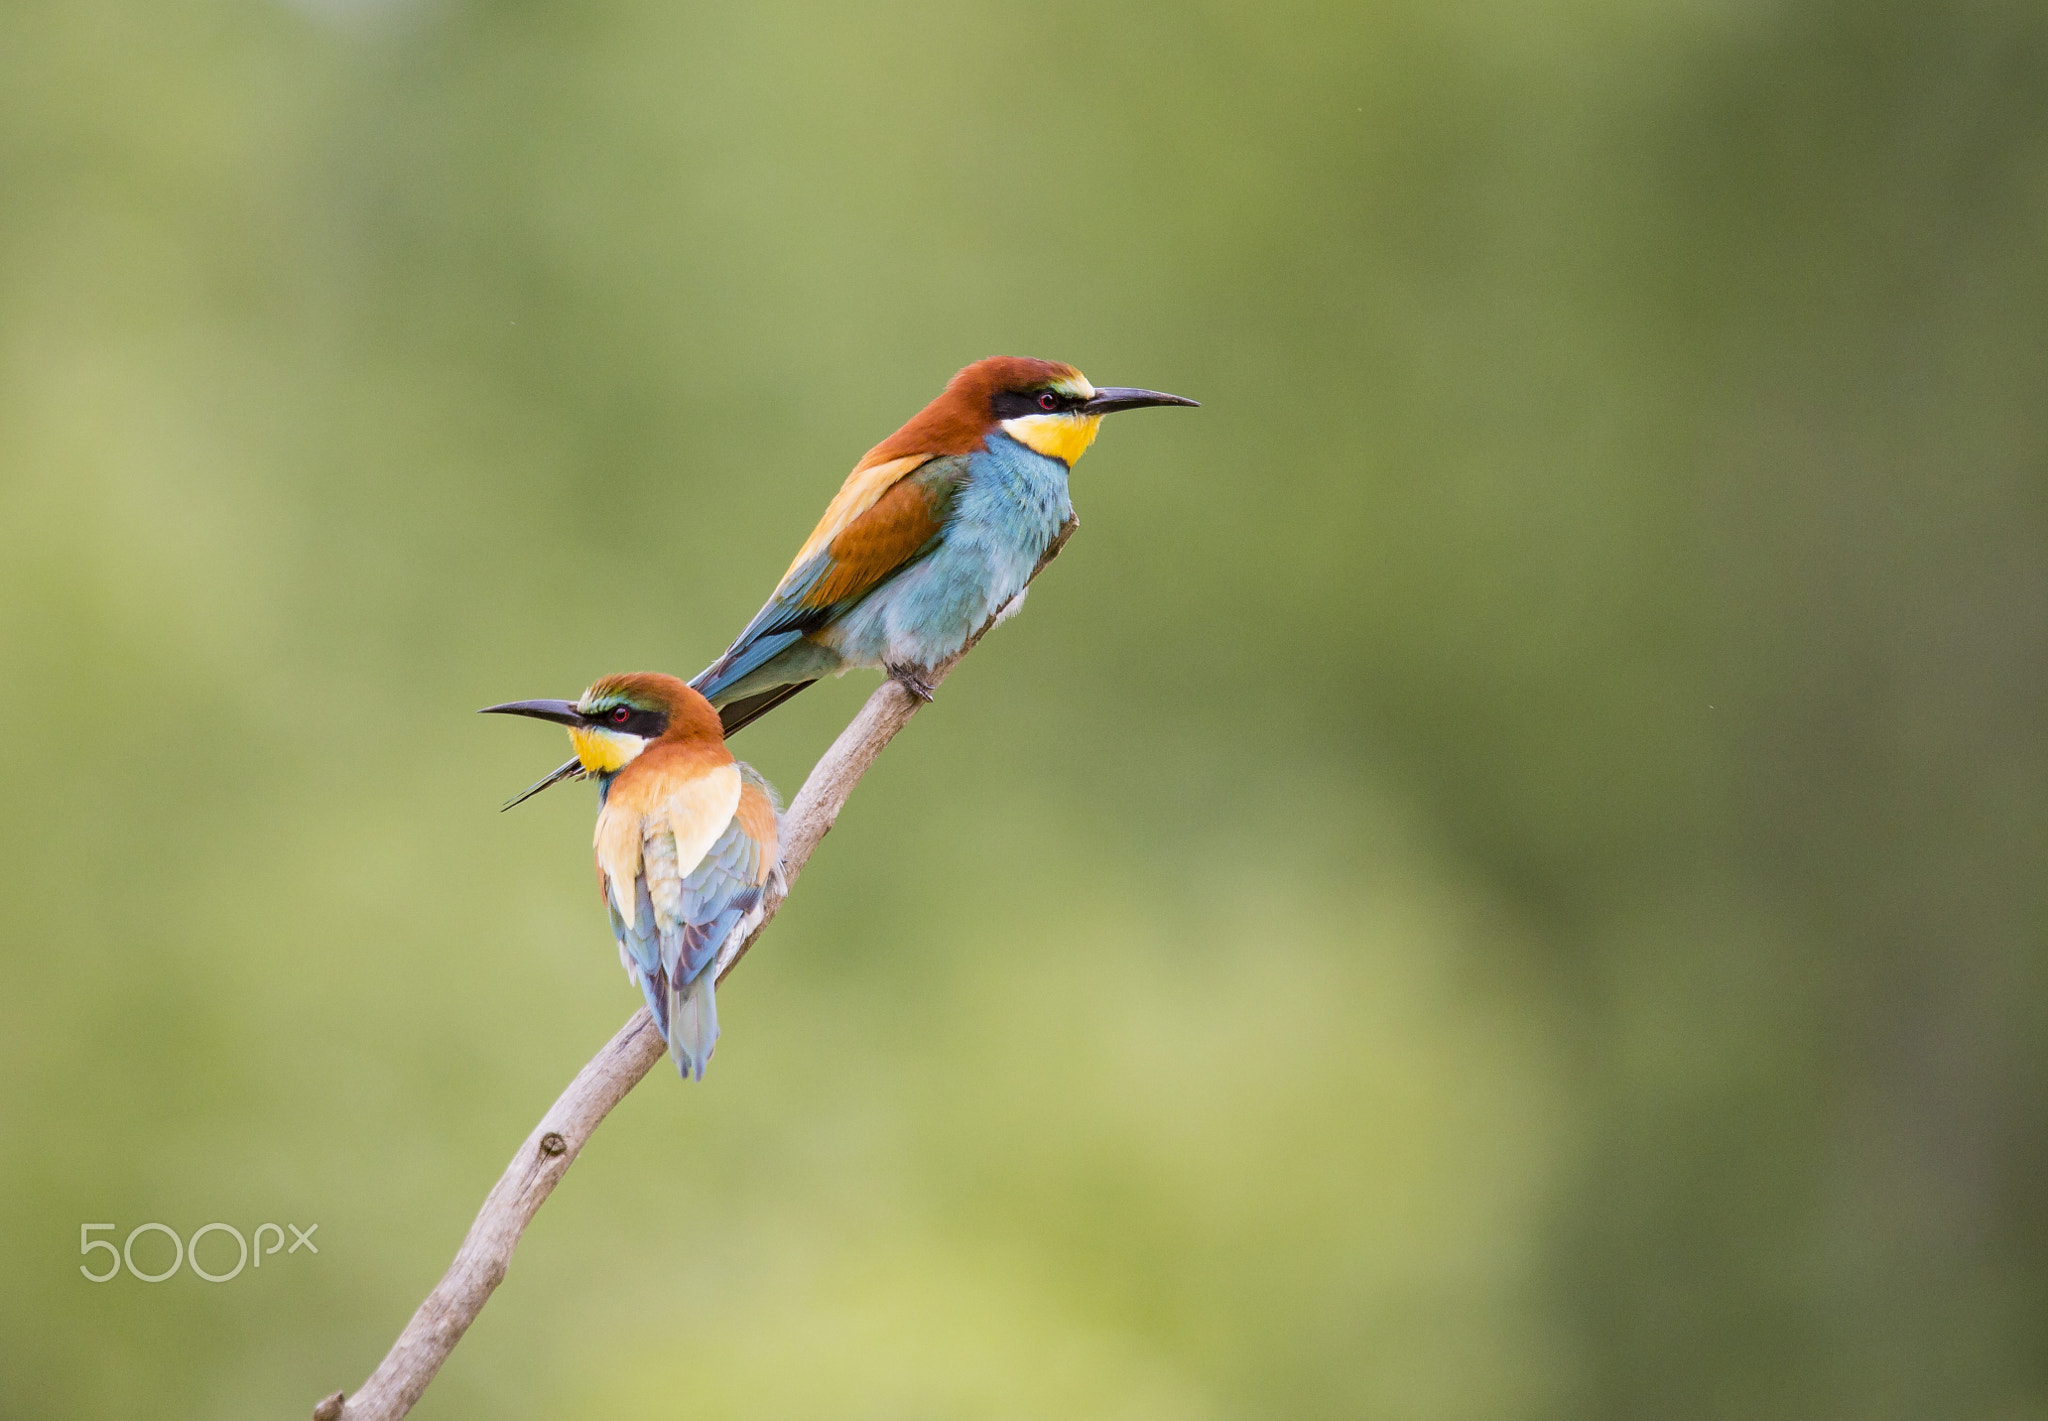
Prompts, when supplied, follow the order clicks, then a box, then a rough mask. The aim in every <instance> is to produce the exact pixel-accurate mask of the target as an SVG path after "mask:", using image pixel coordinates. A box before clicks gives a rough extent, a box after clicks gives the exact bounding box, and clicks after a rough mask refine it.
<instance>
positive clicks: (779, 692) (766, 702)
mask: <svg viewBox="0 0 2048 1421" xmlns="http://www.w3.org/2000/svg"><path fill="white" fill-rule="evenodd" d="M816 684H817V682H815V681H792V682H790V683H789V684H788V685H786V686H776V687H774V688H773V689H771V690H766V691H763V692H761V693H760V694H759V695H755V696H742V697H741V698H740V699H738V700H736V701H728V702H727V703H726V704H725V705H724V706H722V707H720V708H719V712H718V723H719V725H720V727H721V728H722V729H723V730H724V732H725V734H726V735H727V736H733V735H737V734H739V733H740V731H742V730H744V729H745V728H746V727H747V726H750V725H752V724H753V723H754V722H755V721H757V720H759V719H760V718H761V717H762V716H764V715H766V714H768V712H770V711H772V710H774V709H775V708H776V707H777V706H779V705H781V704H782V703H783V702H784V701H786V700H788V699H789V698H790V697H791V696H793V695H795V694H796V693H797V692H798V691H801V690H803V689H804V688H805V687H806V686H815V685H816Z"/></svg>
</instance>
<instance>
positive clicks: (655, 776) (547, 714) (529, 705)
mask: <svg viewBox="0 0 2048 1421" xmlns="http://www.w3.org/2000/svg"><path fill="white" fill-rule="evenodd" d="M483 713H484V714H487V715H529V716H533V717H535V718H537V719H540V720H551V721H554V722H556V723H557V724H560V725H566V726H568V727H569V739H570V742H571V743H572V744H574V746H575V747H576V758H575V759H573V760H571V761H569V762H568V763H567V764H565V765H563V766H562V767H561V768H560V769H558V770H556V771H555V772H554V773H553V774H551V775H549V776H548V777H547V778H546V779H543V780H541V781H540V782H539V783H538V784H536V785H534V786H533V787H532V788H530V789H528V790H527V791H526V792H525V793H524V794H522V795H520V796H519V798H518V799H515V800H513V801H512V803H511V804H508V805H506V806H505V807H506V808H507V809H510V808H511V807H512V805H513V804H518V803H520V802H521V801H523V800H525V799H528V798H530V797H531V796H533V795H535V794H538V793H540V791H542V790H544V789H546V788H547V787H548V786H549V785H551V784H554V783H555V782H556V781H558V780H564V779H571V778H581V777H585V776H588V777H593V778H595V779H596V780H597V835H596V849H597V877H598V882H599V885H600V886H601V888H602V890H603V894H604V904H605V909H606V911H607V912H608V913H610V915H611V922H612V935H613V936H614V937H616V938H617V939H618V940H619V961H620V962H622V963H623V964H624V965H625V968H626V975H627V976H629V977H631V978H632V979H633V980H634V982H636V983H638V984H639V987H640V991H641V992H642V993H643V994H644V995H645V996H646V998H647V1009H648V1011H650V1012H652V1013H653V1014H654V1024H655V1025H656V1026H658V1027H659V1028H661V1035H662V1039H663V1040H665V1041H667V1042H668V1049H669V1054H670V1055H672V1056H674V1057H675V1062H676V1069H677V1070H678V1071H680V1072H682V1076H683V1079H684V1080H690V1079H693V1078H694V1079H697V1080H702V1079H703V1078H704V1067H705V1065H706V1063H707V1062H709V1061H710V1059H711V1048H712V1046H713V1045H714V1044H715V1043H716V1042H717V1040H718V1006H717V1002H716V1001H715V999H714V997H713V988H714V986H715V984H716V983H717V981H718V974H719V973H720V972H722V971H724V970H725V968H726V966H727V965H728V964H730V963H731V961H732V959H733V956H734V954H736V953H737V952H738V951H739V949H740V946H741V944H743V943H744V942H746V940H747V934H748V933H750V932H752V931H753V930H754V927H755V925H756V924H758V923H759V922H760V921H761V915H762V913H763V911H764V910H765V909H766V907H767V894H768V890H769V888H770V886H771V885H773V886H778V887H779V884H780V877H781V873H782V860H781V849H780V845H779V842H778V839H777V828H776V818H777V810H778V806H777V804H776V802H775V790H774V788H773V787H772V786H770V785H769V783H768V781H766V780H764V779H762V778H761V776H760V775H758V774H756V773H755V771H754V767H753V766H751V765H746V764H742V763H741V762H739V761H738V760H735V759H734V758H733V756H732V752H731V751H730V750H728V749H726V748H725V735H724V733H723V732H722V731H721V730H720V729H719V724H718V712H717V711H715V710H713V709H712V708H711V704H710V702H708V701H706V700H705V699H704V698H703V697H702V696H700V695H698V694H697V693H696V692H695V691H693V690H691V689H690V688H689V686H687V685H685V684H684V683H683V682H681V681H679V680H677V679H676V678H675V677H673V676H663V675H660V674H659V673H656V672H651V671H641V672H634V673H632V674H629V675H624V676H607V677H605V678H604V679H603V680H602V681H599V682H598V683H597V684H596V685H594V686H592V687H591V688H590V689H589V690H587V691H585V692H584V693H583V694H582V696H581V697H579V698H578V699H576V700H574V701H511V702H508V703H507V704H505V705H501V706H485V707H484V711H483Z"/></svg>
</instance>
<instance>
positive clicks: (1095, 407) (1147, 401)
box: [1081, 385, 1201, 414]
mask: <svg viewBox="0 0 2048 1421" xmlns="http://www.w3.org/2000/svg"><path fill="white" fill-rule="evenodd" d="M1148 405H1186V406H1188V407H1189V408H1190V409H1199V408H1201V401H1200V400H1190V399H1185V398H1183V397H1181V396H1180V395H1167V394H1162V393H1160V392H1159V391H1158V390H1133V389H1130V388H1129V387H1127V386H1124V385H1111V386H1109V387H1108V388H1106V389H1100V390H1097V391H1096V392H1095V398H1094V399H1092V400H1090V401H1088V403H1087V404H1085V405H1083V406H1081V412H1082V413H1083V414H1115V413H1116V412H1117V411H1118V410H1141V409H1144V408H1146V407H1147V406H1148Z"/></svg>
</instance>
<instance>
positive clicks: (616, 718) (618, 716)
mask: <svg viewBox="0 0 2048 1421" xmlns="http://www.w3.org/2000/svg"><path fill="white" fill-rule="evenodd" d="M611 718H612V724H613V725H624V724H625V723H626V722H627V721H629V720H631V719H632V718H633V712H632V711H630V710H628V709H627V708H626V707H625V706H615V707H614V708H613V709H612V717H611Z"/></svg>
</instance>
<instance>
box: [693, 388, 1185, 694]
mask: <svg viewBox="0 0 2048 1421" xmlns="http://www.w3.org/2000/svg"><path fill="white" fill-rule="evenodd" d="M1194 403H1195V401H1193V400H1189V399H1183V398H1182V397H1181V396H1179V395H1167V394H1162V393H1160V392H1159V391H1157V390H1136V389H1126V388H1122V387H1118V388H1108V389H1098V388H1096V387H1095V386H1094V385H1091V384H1089V383H1088V379H1087V377H1086V376H1084V375H1083V374H1082V373H1081V372H1080V371H1078V370H1076V369H1075V368H1074V367H1073V366H1071V365H1062V364H1060V363H1059V362H1058V361H1052V360H1026V359H1023V358H1021V357H1018V356H994V357H991V358H990V359H987V360H978V361H976V362H975V363H974V364H972V365H970V366H968V367H967V368H966V369H964V370H962V371H961V372H960V373H959V374H957V375H955V376H954V377H953V378H952V380H951V381H949V382H948V383H947V385H946V388H945V390H944V391H943V392H942V393H941V394H940V395H939V397H938V398H937V399H935V400H933V401H932V402H931V403H930V404H929V405H927V406H925V408H924V410H923V411H922V412H921V413H919V414H918V415H917V417H916V418H914V419H912V420H911V421H910V422H909V423H908V424H906V425H904V426H903V427H902V428H901V429H899V430H897V431H896V432H895V433H894V434H892V435H890V436H889V437H888V438H887V439H885V440H883V441H882V442H881V443H880V444H877V445H876V446H875V447H874V448H872V449H870V450H868V452H867V454H866V456H865V457H863V458H862V459H861V461H860V462H859V463H858V464H856V465H854V469H853V472H852V473H851V474H849V475H848V476H847V479H846V483H845V484H844V486H842V487H841V488H840V490H839V494H838V496H837V497H835V498H834V499H833V500H832V503H831V505H830V506H829V507H828V508H826V510H825V516H824V518H823V519H822V520H820V521H819V523H818V526H817V527H816V528H815V529H813V530H812V532H811V536H810V537H809V538H808V539H806V540H805V542H804V545H803V547H801V548H800V549H798V550H797V555H796V560H795V561H794V562H792V563H791V564H790V565H789V571H788V572H786V573H784V574H783V576H782V581H781V582H780V583H778V584H777V585H776V588H775V592H774V594H773V595H772V596H771V597H769V599H768V603H767V605H766V606H764V607H762V608H761V610H760V611H759V612H757V613H756V614H755V615H754V619H753V620H752V621H751V622H749V623H747V626H746V629H745V630H744V631H742V632H741V633H740V634H739V636H738V637H737V638H735V639H734V641H733V644H732V645H731V646H730V647H728V648H727V649H726V652H725V654H724V655H723V656H721V657H719V658H718V660H717V661H715V662H713V663H712V664H711V665H710V666H708V667H706V668H705V669H704V670H703V671H701V672H699V673H698V674H697V676H696V678H695V679H694V680H693V681H691V683H690V684H691V685H692V686H694V687H696V688H697V689H698V690H699V691H701V692H703V693H704V695H705V697H706V698H707V699H709V700H710V702H711V704H712V705H714V706H716V707H717V708H718V711H719V715H720V718H721V720H722V721H723V722H724V727H725V733H726V734H727V735H731V734H732V733H733V732H735V731H737V730H738V729H739V728H740V727H741V726H743V725H746V724H747V723H748V722H749V721H751V720H754V719H755V718H757V717H759V716H761V715H765V714H766V713H767V712H768V711H770V710H773V709H774V708H775V707H776V706H778V705H780V704H781V703H782V702H783V701H786V700H788V699H789V698H790V697H791V696H793V695H795V694H796V693H797V692H798V691H801V690H802V689H803V688H804V687H806V686H808V685H810V684H811V682H813V681H815V680H817V679H818V678H819V677H821V676H827V675H832V674H835V673H837V672H841V671H845V670H847V669H849V668H850V667H855V666H868V667H880V668H882V669H883V670H885V671H887V672H888V673H889V674H890V675H892V676H894V677H896V679H898V680H899V681H901V682H902V683H903V684H904V686H905V687H907V688H908V689H909V690H910V691H911V692H912V693H913V694H916V695H918V696H921V697H923V698H924V699H926V700H930V699H931V686H930V684H929V682H928V680H927V677H928V675H929V673H930V671H931V670H932V669H933V668H935V667H937V666H938V665H939V664H941V663H942V662H944V661H945V660H946V659H947V658H948V657H950V656H952V655H953V654H954V653H955V652H957V651H959V650H960V648H961V647H963V646H965V645H966V644H967V638H968V637H970V636H972V635H973V634H974V633H975V632H976V631H977V630H978V629H979V628H980V627H981V626H982V625H983V624H984V623H985V622H987V621H988V620H989V618H990V617H993V616H996V615H998V614H999V613H1001V614H1007V613H1009V612H1011V611H1014V610H1015V609H1016V606H1017V604H1018V603H1019V602H1021V600H1022V598H1023V593H1024V585H1025V584H1026V583H1027V582H1029V581H1030V580H1031V574H1032V573H1033V572H1034V571H1035V570H1036V569H1037V567H1038V560H1039V558H1041V557H1042V556H1044V554H1045V552H1046V550H1047V549H1048V548H1050V547H1051V546H1052V542H1053V539H1054V538H1055V537H1056V536H1057V535H1058V533H1059V530H1060V525H1061V524H1063V523H1065V522H1066V520H1067V519H1068V518H1070V517H1072V516H1073V511H1074V509H1073V504H1072V503H1071V502H1070V501H1069V500H1068V497H1067V474H1068V472H1069V471H1070V470H1071V469H1072V468H1073V465H1074V461H1075V460H1076V459H1079V458H1080V457H1081V455H1082V453H1083V451H1085V450H1086V449H1087V448H1088V446H1089V445H1090V444H1091V443H1093V442H1094V440H1095V430H1096V426H1098V425H1099V424H1101V423H1102V417H1103V416H1104V415H1106V414H1112V413H1114V412H1115V411H1117V410H1130V409H1143V408H1145V407H1146V406H1148V405H1193V404H1194Z"/></svg>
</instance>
